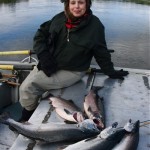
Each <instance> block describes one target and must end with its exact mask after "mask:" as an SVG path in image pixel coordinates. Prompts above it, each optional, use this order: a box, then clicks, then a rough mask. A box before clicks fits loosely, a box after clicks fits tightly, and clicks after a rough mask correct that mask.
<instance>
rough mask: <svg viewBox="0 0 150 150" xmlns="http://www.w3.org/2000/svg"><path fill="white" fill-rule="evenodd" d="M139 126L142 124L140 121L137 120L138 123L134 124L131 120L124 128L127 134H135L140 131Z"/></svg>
mask: <svg viewBox="0 0 150 150" xmlns="http://www.w3.org/2000/svg"><path fill="white" fill-rule="evenodd" d="M139 124H140V121H139V120H137V121H136V122H134V123H132V120H131V119H130V120H129V121H128V122H127V123H126V124H125V126H124V129H125V130H126V131H127V132H135V131H137V130H138V129H139Z"/></svg>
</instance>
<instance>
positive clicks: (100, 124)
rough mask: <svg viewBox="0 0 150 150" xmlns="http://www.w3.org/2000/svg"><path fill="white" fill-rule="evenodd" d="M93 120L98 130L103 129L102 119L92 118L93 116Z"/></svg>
mask: <svg viewBox="0 0 150 150" xmlns="http://www.w3.org/2000/svg"><path fill="white" fill-rule="evenodd" d="M93 122H94V123H95V124H96V125H97V127H98V128H99V129H100V130H102V129H104V127H105V126H104V123H103V121H102V119H101V118H97V117H94V118H93Z"/></svg>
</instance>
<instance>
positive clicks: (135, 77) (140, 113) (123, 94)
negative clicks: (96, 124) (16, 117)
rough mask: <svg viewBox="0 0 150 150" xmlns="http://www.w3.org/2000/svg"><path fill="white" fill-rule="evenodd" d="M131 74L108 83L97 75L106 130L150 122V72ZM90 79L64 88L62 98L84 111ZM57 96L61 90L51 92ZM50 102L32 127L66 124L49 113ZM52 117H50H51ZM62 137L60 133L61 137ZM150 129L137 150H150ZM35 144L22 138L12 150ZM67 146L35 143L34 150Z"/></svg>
mask: <svg viewBox="0 0 150 150" xmlns="http://www.w3.org/2000/svg"><path fill="white" fill-rule="evenodd" d="M129 71H130V74H129V75H128V76H127V77H125V80H124V81H121V82H120V80H113V79H109V78H108V77H107V76H105V75H103V74H97V75H96V78H95V82H94V85H95V86H104V87H103V88H102V89H101V90H100V91H99V92H98V94H99V96H100V97H103V98H104V110H105V120H106V127H107V126H109V125H111V124H112V123H114V122H116V121H117V122H118V123H119V126H123V125H124V124H125V123H126V122H127V121H128V120H129V119H132V120H133V121H136V120H140V121H141V122H142V121H145V120H150V102H149V98H150V89H149V88H147V86H145V83H144V80H145V78H144V80H143V76H144V77H146V83H147V80H148V82H149V80H150V79H149V76H150V72H149V71H147V73H145V72H144V71H141V72H140V71H139V72H136V71H134V70H130V69H129ZM86 80H87V76H86V77H84V78H83V80H82V81H80V82H78V83H77V84H75V85H73V86H71V87H69V88H65V89H64V92H63V94H62V95H61V96H62V97H63V98H65V99H68V100H69V99H72V100H73V101H74V103H75V104H76V105H77V106H78V107H80V108H81V110H83V100H84V95H85V87H86ZM51 92H52V93H53V94H54V95H56V96H57V95H60V93H61V90H54V91H51ZM50 107H51V105H50V104H49V101H48V99H47V100H42V101H41V102H40V105H39V106H38V108H37V109H36V111H35V112H34V114H33V115H32V117H31V118H30V120H29V121H30V122H31V123H33V124H37V123H38V124H39V123H42V121H43V119H44V118H45V116H47V115H48V114H49V115H48V117H46V118H47V119H48V120H47V121H48V122H63V119H61V118H60V117H59V116H58V115H57V114H56V113H55V111H54V110H52V112H51V109H50ZM50 114H51V115H50ZM58 134H59V133H58ZM149 138H150V134H149V126H147V127H141V128H140V141H139V145H138V150H148V149H149V144H150V143H149V142H150V141H149ZM31 143H33V141H32V140H30V139H28V138H25V137H23V136H21V135H19V137H18V138H17V139H16V141H15V143H14V144H13V146H12V148H11V149H10V150H16V149H18V148H19V150H25V149H26V148H27V147H28V146H29V144H30V145H31ZM67 144H68V143H65V142H63V143H62V142H61V143H42V142H36V144H35V146H34V148H33V150H49V149H51V150H57V149H58V148H60V147H61V146H63V145H67Z"/></svg>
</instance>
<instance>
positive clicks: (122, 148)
mask: <svg viewBox="0 0 150 150" xmlns="http://www.w3.org/2000/svg"><path fill="white" fill-rule="evenodd" d="M139 126H140V122H139V121H137V122H136V123H135V124H134V129H133V131H132V132H129V133H127V134H126V135H125V136H124V138H123V139H122V141H121V142H120V143H119V144H118V145H116V147H114V149H113V150H137V147H138V143H139Z"/></svg>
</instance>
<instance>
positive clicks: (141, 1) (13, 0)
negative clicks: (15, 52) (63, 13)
mask: <svg viewBox="0 0 150 150" xmlns="http://www.w3.org/2000/svg"><path fill="white" fill-rule="evenodd" d="M19 1H28V0H0V3H4V4H7V3H16V2H19ZM99 1H102V0H99ZM109 1H110V0H109ZM118 1H120V0H118ZM122 1H123V2H133V3H136V4H144V5H150V1H149V0H122Z"/></svg>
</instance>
